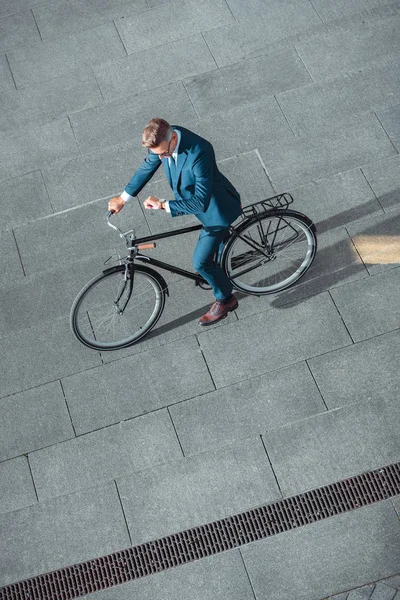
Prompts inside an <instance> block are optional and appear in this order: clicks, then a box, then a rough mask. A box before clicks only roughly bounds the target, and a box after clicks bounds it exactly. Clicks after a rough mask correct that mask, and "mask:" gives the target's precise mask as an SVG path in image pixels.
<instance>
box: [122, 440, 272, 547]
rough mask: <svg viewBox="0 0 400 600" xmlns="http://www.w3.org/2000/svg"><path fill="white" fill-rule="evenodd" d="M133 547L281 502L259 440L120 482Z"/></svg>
mask: <svg viewBox="0 0 400 600" xmlns="http://www.w3.org/2000/svg"><path fill="white" fill-rule="evenodd" d="M117 486H118V489H119V492H120V497H121V501H122V505H123V507H124V513H125V516H126V520H127V523H128V527H129V531H130V533H131V537H132V541H133V543H134V544H138V543H142V542H145V541H149V540H152V539H155V538H158V537H161V536H164V535H167V534H170V533H175V532H177V531H181V530H182V529H187V528H189V527H194V526H196V525H200V524H202V523H208V522H209V521H213V520H215V519H220V518H222V517H225V516H228V515H231V514H235V513H237V512H241V511H243V510H245V509H247V508H249V507H250V506H258V505H260V504H264V503H265V502H271V501H272V500H275V499H277V498H279V496H280V494H279V490H278V487H277V485H276V482H275V479H274V475H273V472H272V470H271V467H270V465H269V463H268V458H267V456H266V454H265V451H264V448H263V446H262V443H261V440H260V438H259V437H256V436H254V437H253V438H250V439H248V440H245V441H242V442H241V443H240V444H238V443H237V444H236V445H235V446H232V447H227V448H223V449H220V450H218V451H211V452H207V453H204V454H200V455H198V456H194V457H191V458H185V459H182V460H180V461H177V462H174V463H172V462H170V463H169V464H166V465H163V466H160V467H156V468H153V469H151V470H146V471H143V470H142V471H141V472H140V473H136V474H135V475H133V476H131V477H125V478H123V479H119V480H117Z"/></svg>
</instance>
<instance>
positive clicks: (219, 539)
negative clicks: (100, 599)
mask: <svg viewBox="0 0 400 600" xmlns="http://www.w3.org/2000/svg"><path fill="white" fill-rule="evenodd" d="M399 494H400V462H397V463H393V464H390V465H387V466H384V467H381V468H379V469H374V470H372V471H367V472H364V473H361V474H359V475H355V476H353V477H350V478H347V479H343V480H340V481H336V482H334V483H331V484H328V485H325V486H323V487H321V488H316V489H312V490H308V491H306V492H303V493H300V494H298V495H297V496H291V497H288V498H283V499H279V500H276V501H274V502H272V503H269V504H265V505H262V506H258V507H256V508H253V509H250V510H247V511H245V512H242V513H238V514H235V515H231V516H228V517H224V518H222V519H219V520H217V521H213V522H209V523H205V524H203V525H198V526H195V527H193V528H191V529H186V530H184V531H180V532H177V533H173V534H169V535H167V536H165V537H163V538H159V539H156V540H152V541H148V542H144V543H142V544H140V545H138V546H133V547H132V546H131V547H129V548H125V549H121V550H118V551H116V552H114V553H113V554H109V555H107V556H102V557H99V558H94V559H91V560H88V561H86V562H82V563H77V564H75V565H71V566H69V567H64V568H61V569H58V570H56V571H52V572H50V573H45V574H43V575H38V576H34V577H31V578H30V579H26V580H23V581H19V582H15V583H12V584H8V585H6V586H4V587H2V588H0V600H73V599H74V598H79V597H82V596H84V595H85V594H92V593H94V592H97V591H100V590H104V589H108V588H111V587H114V586H116V585H120V584H122V583H126V582H128V581H133V580H136V579H139V578H142V577H146V576H148V575H152V574H155V573H159V572H160V571H165V570H166V569H170V568H173V567H177V566H180V565H183V564H186V563H189V562H193V561H196V560H199V559H201V558H206V557H209V556H213V555H215V554H219V553H221V552H224V551H228V550H233V549H235V548H239V547H240V546H243V545H247V544H250V543H252V542H255V541H258V540H262V539H265V538H267V537H270V536H274V535H277V534H279V533H284V532H288V531H291V530H292V529H296V528H298V527H302V526H305V525H310V524H312V523H317V522H318V521H321V520H324V519H327V518H331V517H335V516H337V515H341V514H343V513H347V512H350V511H353V510H355V509H358V508H362V507H368V506H370V505H372V504H376V503H377V502H381V501H384V500H388V499H390V498H392V497H394V496H398V495H399Z"/></svg>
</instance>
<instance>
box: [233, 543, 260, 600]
mask: <svg viewBox="0 0 400 600" xmlns="http://www.w3.org/2000/svg"><path fill="white" fill-rule="evenodd" d="M238 551H239V555H240V558H241V560H242V564H243V568H244V571H245V573H246V576H247V579H248V582H249V585H250V587H251V591H252V592H253V596H254V600H257V596H256V592H255V589H254V587H253V583H252V581H251V579H250V575H249V572H248V570H247V565H246V563H245V562H244V558H243V554H242V551H241V550H240V548H238Z"/></svg>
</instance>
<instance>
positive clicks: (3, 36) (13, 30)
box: [0, 10, 40, 52]
mask: <svg viewBox="0 0 400 600" xmlns="http://www.w3.org/2000/svg"><path fill="white" fill-rule="evenodd" d="M21 39H23V40H24V43H25V44H34V43H40V35H39V32H38V30H37V27H36V23H35V19H34V18H33V15H32V12H31V11H30V10H26V11H23V12H17V13H16V14H14V15H10V16H8V17H3V18H0V52H6V51H7V50H10V49H12V48H14V47H17V46H20V44H21Z"/></svg>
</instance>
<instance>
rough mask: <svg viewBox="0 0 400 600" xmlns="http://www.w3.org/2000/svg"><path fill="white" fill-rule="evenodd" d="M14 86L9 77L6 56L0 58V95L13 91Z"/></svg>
mask: <svg viewBox="0 0 400 600" xmlns="http://www.w3.org/2000/svg"><path fill="white" fill-rule="evenodd" d="M14 89H15V84H14V80H13V78H12V75H11V71H10V67H9V66H8V62H7V59H6V56H5V55H4V56H0V94H2V93H3V92H6V91H8V90H14Z"/></svg>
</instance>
